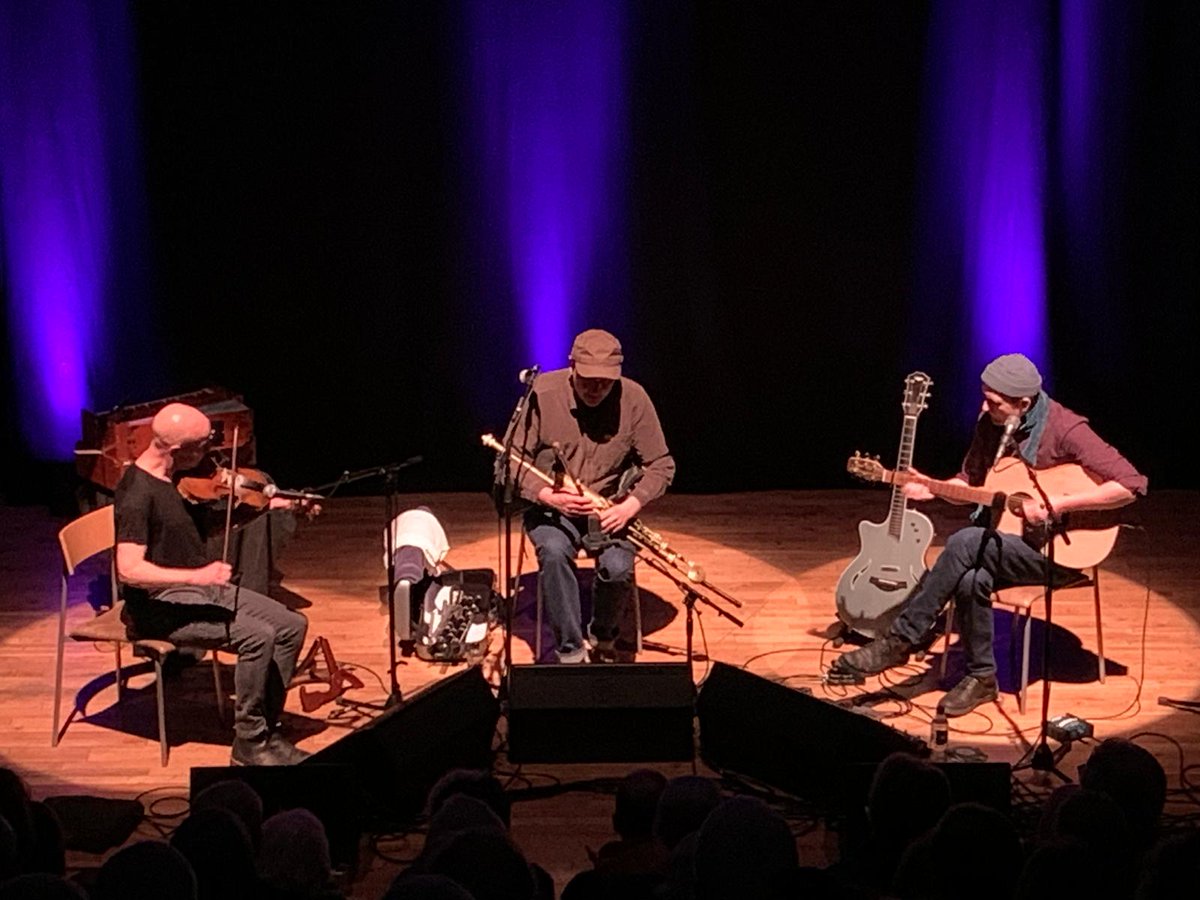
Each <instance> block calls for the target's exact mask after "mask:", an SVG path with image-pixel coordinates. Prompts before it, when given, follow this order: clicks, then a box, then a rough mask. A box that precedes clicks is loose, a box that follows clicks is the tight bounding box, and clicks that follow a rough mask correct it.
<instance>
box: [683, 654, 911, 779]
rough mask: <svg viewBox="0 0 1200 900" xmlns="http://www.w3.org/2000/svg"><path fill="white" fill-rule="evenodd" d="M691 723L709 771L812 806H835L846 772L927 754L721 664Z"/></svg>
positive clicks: (889, 732)
mask: <svg viewBox="0 0 1200 900" xmlns="http://www.w3.org/2000/svg"><path fill="white" fill-rule="evenodd" d="M696 715H697V717H698V718H699V721H700V755H701V756H702V757H703V758H704V760H705V762H707V763H708V764H709V765H711V766H713V767H714V768H716V769H719V770H724V771H728V772H733V773H737V774H741V775H746V776H749V777H751V778H754V779H756V780H757V781H761V782H763V783H764V784H768V785H771V786H772V787H775V788H777V789H779V790H781V791H785V792H787V793H789V794H794V795H795V796H797V797H802V798H804V799H806V800H813V801H817V802H829V801H833V800H836V799H838V798H837V794H838V793H839V792H840V791H841V790H842V786H843V784H844V779H843V778H842V777H841V774H842V773H841V771H840V770H841V769H842V768H843V767H845V766H847V765H853V764H863V763H875V764H877V763H879V762H880V761H881V760H882V759H883V758H884V757H886V756H887V755H889V754H890V753H894V752H897V751H899V752H905V753H912V754H915V755H919V756H928V754H929V751H928V748H927V747H926V745H925V743H924V741H920V740H918V739H916V738H913V737H910V736H909V735H907V734H904V733H903V732H901V731H897V730H896V729H894V728H890V727H888V726H887V725H883V724H881V723H879V722H876V721H874V720H873V719H869V718H867V717H866V716H863V715H860V714H858V713H853V712H850V711H849V710H846V709H842V708H841V707H839V706H835V705H834V704H832V703H829V702H827V701H825V700H818V699H816V698H814V697H811V696H808V695H807V694H802V693H800V692H799V691H795V690H792V689H791V688H789V687H786V686H784V685H782V684H777V683H776V682H774V681H769V680H768V679H766V678H762V677H760V676H758V675H753V674H751V673H750V672H747V671H745V670H744V669H739V668H737V667H735V666H730V665H726V664H725V663H715V664H714V665H713V668H712V672H711V673H710V674H709V676H708V678H706V679H705V681H704V684H703V686H702V687H701V688H700V695H699V697H698V698H697V700H696Z"/></svg>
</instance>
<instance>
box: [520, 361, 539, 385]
mask: <svg viewBox="0 0 1200 900" xmlns="http://www.w3.org/2000/svg"><path fill="white" fill-rule="evenodd" d="M541 371H542V367H541V366H539V365H537V364H534V365H532V366H530V367H529V368H528V369H522V370H521V371H520V372H518V373H517V381H519V382H521V384H533V379H535V378H537V377H538V373H539V372H541Z"/></svg>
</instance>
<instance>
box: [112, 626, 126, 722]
mask: <svg viewBox="0 0 1200 900" xmlns="http://www.w3.org/2000/svg"><path fill="white" fill-rule="evenodd" d="M113 655H114V656H115V657H116V661H117V668H116V670H115V671H114V672H113V680H114V681H115V682H116V685H117V705H118V706H119V705H120V703H121V697H122V690H121V689H122V688H123V687H124V685H123V684H121V644H120V643H119V642H118V643H117V646H116V647H114V648H113Z"/></svg>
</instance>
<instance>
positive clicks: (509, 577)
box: [493, 366, 539, 703]
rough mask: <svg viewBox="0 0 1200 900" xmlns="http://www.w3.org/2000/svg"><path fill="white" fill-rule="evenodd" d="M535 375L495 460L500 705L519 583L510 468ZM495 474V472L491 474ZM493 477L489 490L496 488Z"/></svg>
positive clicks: (504, 695)
mask: <svg viewBox="0 0 1200 900" xmlns="http://www.w3.org/2000/svg"><path fill="white" fill-rule="evenodd" d="M538 372H539V367H538V366H532V367H531V368H529V369H526V370H525V372H523V373H522V375H526V374H527V375H528V377H525V378H523V379H522V380H523V381H524V384H525V390H524V392H523V393H522V394H521V397H520V399H519V400H517V405H516V406H514V407H513V411H512V416H511V417H510V418H509V420H508V427H507V428H505V430H504V441H503V444H504V452H503V453H502V454H501V455H500V456H498V457H497V459H496V465H498V466H503V467H504V474H503V477H502V479H501V482H500V485H499V487H500V496H499V502H498V503H497V505H496V512H497V515H498V517H499V518H498V520H497V523H496V524H497V528H498V529H499V530H500V531H501V533H502V540H501V546H502V549H501V553H502V554H503V559H502V560H500V565H499V566H497V569H499V571H500V572H501V573H502V574H501V583H502V584H503V585H504V650H503V659H502V661H501V667H500V672H501V675H500V701H501V702H502V703H503V702H505V701H506V700H507V699H508V689H509V674H510V672H511V671H512V634H513V617H514V615H515V611H516V604H517V590H518V588H519V587H520V585H519V584H514V578H513V574H512V520H513V507H514V505H515V500H516V487H517V479H516V478H515V476H514V473H513V466H512V462H511V460H512V447H513V443H514V441H515V439H516V435H517V428H518V426H519V425H520V422H521V419H523V418H524V417H525V411H526V409H527V408H528V406H529V397H530V395H531V394H532V393H533V385H534V383H535V382H536V381H537V376H538ZM525 428H526V434H525V439H526V440H527V439H528V429H529V423H528V421H527V422H526V423H525ZM521 446H522V449H524V440H523V441H522V444H521ZM495 474H496V475H498V474H499V473H495ZM494 478H495V475H494V476H493V488H494V487H495V486H496V485H495V482H494Z"/></svg>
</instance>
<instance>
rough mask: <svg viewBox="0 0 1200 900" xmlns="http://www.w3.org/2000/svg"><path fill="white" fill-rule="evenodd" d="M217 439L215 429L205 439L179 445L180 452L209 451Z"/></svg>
mask: <svg viewBox="0 0 1200 900" xmlns="http://www.w3.org/2000/svg"><path fill="white" fill-rule="evenodd" d="M216 437H217V430H216V429H215V428H214V429H212V430H211V431H210V432H209V433H208V434H206V435H205V436H204V437H202V438H200V439H199V440H195V441H184V442H183V443H182V444H180V445H179V449H180V450H207V449H208V447H209V445H210V444H212V442H213V441H214V440H216Z"/></svg>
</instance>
